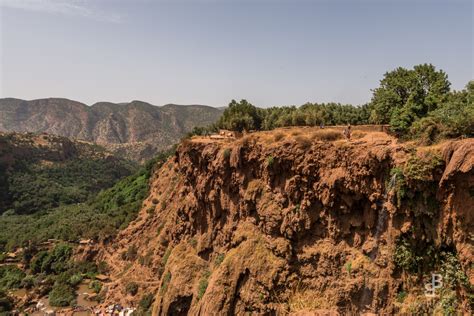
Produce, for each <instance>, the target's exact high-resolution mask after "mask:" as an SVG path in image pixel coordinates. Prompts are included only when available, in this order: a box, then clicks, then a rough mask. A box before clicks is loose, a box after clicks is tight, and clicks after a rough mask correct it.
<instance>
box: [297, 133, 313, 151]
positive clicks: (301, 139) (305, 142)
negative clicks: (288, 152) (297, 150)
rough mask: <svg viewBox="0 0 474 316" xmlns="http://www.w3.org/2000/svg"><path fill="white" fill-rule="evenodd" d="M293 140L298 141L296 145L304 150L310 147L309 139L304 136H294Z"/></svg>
mask: <svg viewBox="0 0 474 316" xmlns="http://www.w3.org/2000/svg"><path fill="white" fill-rule="evenodd" d="M295 140H296V142H297V143H298V146H299V147H301V148H302V149H304V150H307V149H309V148H310V147H311V140H309V139H308V138H307V137H305V136H296V137H295Z"/></svg>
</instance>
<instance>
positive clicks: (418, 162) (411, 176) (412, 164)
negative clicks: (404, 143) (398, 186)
mask: <svg viewBox="0 0 474 316" xmlns="http://www.w3.org/2000/svg"><path fill="white" fill-rule="evenodd" d="M443 165H444V161H443V159H442V158H441V157H440V156H439V155H438V154H436V153H432V152H428V153H426V154H424V155H423V156H421V157H420V156H417V155H412V156H411V157H410V158H409V159H408V161H407V162H406V163H405V167H404V169H403V174H404V176H405V178H406V179H407V180H418V181H432V180H433V172H434V171H435V169H436V168H439V167H441V166H443Z"/></svg>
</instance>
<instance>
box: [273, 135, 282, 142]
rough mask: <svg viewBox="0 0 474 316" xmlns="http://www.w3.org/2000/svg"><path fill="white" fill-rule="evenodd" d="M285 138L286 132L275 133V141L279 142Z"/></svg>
mask: <svg viewBox="0 0 474 316" xmlns="http://www.w3.org/2000/svg"><path fill="white" fill-rule="evenodd" d="M283 138H285V134H283V133H276V134H275V135H273V141H274V142H279V141H280V140H282V139H283Z"/></svg>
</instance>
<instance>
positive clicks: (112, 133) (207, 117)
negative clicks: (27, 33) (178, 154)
mask: <svg viewBox="0 0 474 316" xmlns="http://www.w3.org/2000/svg"><path fill="white" fill-rule="evenodd" d="M221 113H222V110H220V109H216V108H212V107H208V106H202V105H189V106H183V105H174V104H168V105H165V106H162V107H158V106H153V105H151V104H149V103H145V102H141V101H133V102H130V103H120V104H115V103H109V102H99V103H96V104H94V105H92V106H90V107H89V106H87V105H85V104H82V103H80V102H76V101H72V100H67V99H59V98H49V99H39V100H33V101H24V100H18V99H12V98H8V99H0V132H33V133H38V132H40V133H42V132H45V133H48V134H56V135H60V136H65V137H70V138H77V139H81V140H86V141H91V142H95V143H98V144H100V145H102V146H104V147H106V148H107V149H109V150H111V151H113V152H114V153H116V154H119V155H121V156H122V157H126V158H129V159H133V160H136V161H144V160H147V159H150V158H152V157H153V155H154V154H156V152H157V151H160V150H164V149H167V148H168V147H170V146H172V145H173V144H175V143H177V142H178V141H179V139H180V138H181V137H183V136H184V135H185V134H186V133H188V132H190V131H191V130H192V128H193V127H194V126H207V125H209V124H211V123H214V122H215V121H216V120H217V119H218V118H219V116H220V115H221Z"/></svg>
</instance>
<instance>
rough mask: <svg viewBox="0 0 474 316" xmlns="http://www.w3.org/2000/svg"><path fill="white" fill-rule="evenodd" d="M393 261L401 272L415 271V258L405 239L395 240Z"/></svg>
mask: <svg viewBox="0 0 474 316" xmlns="http://www.w3.org/2000/svg"><path fill="white" fill-rule="evenodd" d="M393 261H394V262H395V265H396V266H397V267H400V268H402V269H403V270H406V271H410V272H414V271H416V269H417V260H416V256H415V254H414V252H413V250H412V246H411V244H410V243H409V242H408V241H407V240H406V239H405V238H399V239H398V240H397V243H396V246H395V251H394V255H393Z"/></svg>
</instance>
